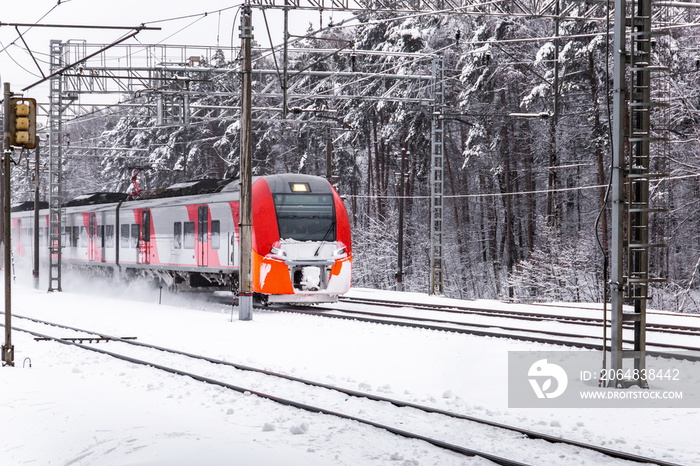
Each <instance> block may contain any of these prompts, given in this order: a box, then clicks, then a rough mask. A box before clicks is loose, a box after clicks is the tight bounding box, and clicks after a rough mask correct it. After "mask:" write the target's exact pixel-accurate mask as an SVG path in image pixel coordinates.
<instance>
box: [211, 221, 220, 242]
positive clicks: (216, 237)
mask: <svg viewBox="0 0 700 466" xmlns="http://www.w3.org/2000/svg"><path fill="white" fill-rule="evenodd" d="M220 233H221V222H220V221H219V220H212V221H211V248H212V249H219V247H220V246H221V239H220Z"/></svg>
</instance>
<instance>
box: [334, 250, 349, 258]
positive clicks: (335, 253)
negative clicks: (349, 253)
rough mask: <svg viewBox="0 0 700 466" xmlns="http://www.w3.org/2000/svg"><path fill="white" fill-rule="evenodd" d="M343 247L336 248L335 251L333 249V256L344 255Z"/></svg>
mask: <svg viewBox="0 0 700 466" xmlns="http://www.w3.org/2000/svg"><path fill="white" fill-rule="evenodd" d="M345 252H346V251H345V248H338V249H336V250H335V251H333V257H341V256H344V255H345Z"/></svg>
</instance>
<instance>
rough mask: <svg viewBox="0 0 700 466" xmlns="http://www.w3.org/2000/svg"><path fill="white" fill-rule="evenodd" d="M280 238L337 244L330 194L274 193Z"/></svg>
mask: <svg viewBox="0 0 700 466" xmlns="http://www.w3.org/2000/svg"><path fill="white" fill-rule="evenodd" d="M274 200H275V210H276V211H277V224H278V225H279V229H280V239H282V240H285V239H293V240H296V241H335V211H334V207H333V196H332V195H331V194H275V195H274Z"/></svg>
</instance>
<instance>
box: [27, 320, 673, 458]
mask: <svg viewBox="0 0 700 466" xmlns="http://www.w3.org/2000/svg"><path fill="white" fill-rule="evenodd" d="M14 317H15V318H17V319H23V320H24V321H25V322H26V324H28V325H29V326H33V327H35V328H34V329H29V328H15V330H16V331H21V332H26V333H29V334H31V335H33V336H34V337H35V339H44V340H50V341H54V342H57V343H61V344H65V345H72V346H75V347H77V348H81V349H84V350H89V351H94V352H97V353H100V354H104V355H107V356H111V357H114V358H118V359H120V360H123V361H127V362H130V363H133V364H140V365H145V366H149V367H152V368H155V369H158V370H162V371H166V372H168V373H170V374H175V375H178V376H184V377H188V378H190V379H194V380H197V381H199V382H203V383H207V384H212V385H216V386H219V387H223V388H226V389H229V390H234V391H237V392H240V393H245V394H252V395H256V396H258V397H261V398H265V399H267V400H271V401H274V402H276V403H281V404H283V405H287V406H291V407H294V408H298V409H303V410H306V411H310V412H314V413H320V414H325V415H330V416H335V417H338V418H342V419H347V420H352V421H356V422H360V423H362V424H365V425H369V426H372V427H375V428H379V429H383V430H386V431H389V432H391V433H394V434H396V435H400V436H403V437H406V438H410V439H417V440H422V441H424V442H428V443H430V444H432V445H434V446H437V447H439V448H444V449H447V450H450V451H452V452H456V453H459V454H462V455H465V456H475V457H481V458H484V459H488V460H490V461H492V462H494V463H496V464H501V465H521V464H526V463H525V461H526V460H527V459H526V458H525V459H520V458H515V459H511V458H504V457H502V456H499V455H496V454H493V453H489V452H487V451H484V450H485V449H486V448H485V447H484V446H481V445H469V446H464V444H465V443H469V442H470V441H471V439H473V438H479V437H484V436H485V437H487V438H489V439H490V443H492V444H496V445H498V444H501V443H502V442H506V444H508V445H513V446H514V448H513V449H514V450H520V451H523V452H524V451H527V448H526V446H525V443H524V442H529V441H533V440H534V441H538V440H544V441H547V442H551V443H556V444H559V445H566V446H565V447H563V448H565V449H566V451H567V452H570V453H571V455H580V454H581V451H582V450H585V451H586V452H587V453H586V454H587V455H594V456H591V457H590V458H591V461H596V462H605V461H607V462H609V461H612V459H613V458H615V459H618V460H624V461H631V462H636V463H653V464H660V465H670V464H673V463H668V462H663V461H659V460H657V459H653V458H646V457H643V456H639V455H634V454H629V453H624V452H620V451H617V450H613V449H609V448H605V447H600V446H597V445H590V444H586V443H584V442H579V441H575V440H566V439H562V438H559V437H555V436H552V435H548V434H542V433H538V432H534V431H531V430H528V429H521V428H518V427H514V426H510V425H505V424H500V423H496V422H493V421H489V420H485V419H479V418H475V417H471V416H465V415H462V414H459V413H453V412H449V411H445V410H441V409H437V408H434V407H430V406H423V405H418V404H414V403H408V402H404V401H401V400H396V399H392V398H388V397H383V396H377V395H373V394H368V393H364V392H360V391H356V390H350V389H345V388H340V387H336V386H332V385H328V384H324V383H318V382H315V381H312V380H308V379H303V378H299V377H294V376H289V375H286V374H281V373H277V372H273V371H269V370H265V369H260V368H255V367H251V366H247V365H242V364H236V363H232V362H228V361H223V360H218V359H213V358H209V357H206V356H202V355H197V354H192V353H187V352H183V351H179V350H175V349H170V348H164V347H160V346H154V345H149V344H146V343H143V342H139V341H135V340H132V339H125V338H119V337H115V336H111V335H106V334H103V333H100V332H94V331H90V330H85V329H80V328H77V327H72V326H66V325H61V324H57V323H53V322H47V321H42V320H39V319H34V318H29V317H25V316H20V315H15V316H14ZM36 327H39V328H41V329H43V330H42V331H41V332H40V331H38V330H37V328H36ZM47 329H51V331H52V333H54V335H49V334H46V333H44V332H46V331H47ZM56 331H60V332H65V331H71V332H75V333H77V334H78V336H73V337H70V338H64V337H59V336H56V335H55V333H56ZM81 339H84V340H86V341H89V340H97V339H100V340H109V341H111V342H114V343H115V344H116V345H118V348H117V349H118V351H107V350H104V349H101V348H96V347H94V346H89V345H86V344H83V343H80V342H79V341H81ZM299 384H302V385H303V390H298V389H299ZM292 386H295V387H296V388H294V389H292ZM294 391H296V392H298V393H302V394H303V396H301V398H302V399H297V400H293V399H290V398H288V397H286V396H279V395H276V394H280V393H289V392H294ZM425 416H430V422H429V423H425V422H423V423H422V424H424V425H426V424H427V425H429V426H430V428H429V429H430V431H429V432H425V431H423V432H421V431H420V430H421V427H420V426H419V424H421V423H415V425H412V421H413V420H414V419H424V418H425ZM407 425H408V426H409V427H405V426H407ZM423 430H425V428H424V427H423ZM476 431H479V433H482V434H484V435H475V434H476ZM520 445H522V448H520V447H519V446H520ZM591 452H595V453H591ZM566 454H568V453H566ZM560 455H562V450H561V449H556V451H555V452H553V453H552V457H551V458H550V459H547V458H542V457H538V459H537V461H538V463H539V464H541V463H542V462H543V461H544V462H548V463H550V464H555V463H560V462H561V456H560ZM579 458H580V457H579ZM596 458H597V459H596Z"/></svg>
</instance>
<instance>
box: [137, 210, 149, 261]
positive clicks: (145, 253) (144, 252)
mask: <svg viewBox="0 0 700 466" xmlns="http://www.w3.org/2000/svg"><path fill="white" fill-rule="evenodd" d="M150 261H151V211H150V210H142V211H141V238H139V263H141V264H149V263H150Z"/></svg>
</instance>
